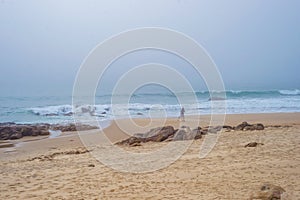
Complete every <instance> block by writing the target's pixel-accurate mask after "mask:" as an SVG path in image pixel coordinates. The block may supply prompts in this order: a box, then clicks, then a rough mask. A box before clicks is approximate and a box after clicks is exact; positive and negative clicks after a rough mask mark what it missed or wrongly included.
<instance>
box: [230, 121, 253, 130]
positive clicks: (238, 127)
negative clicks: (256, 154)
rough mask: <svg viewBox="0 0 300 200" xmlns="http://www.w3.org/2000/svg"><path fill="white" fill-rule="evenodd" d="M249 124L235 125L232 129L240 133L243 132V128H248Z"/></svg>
mask: <svg viewBox="0 0 300 200" xmlns="http://www.w3.org/2000/svg"><path fill="white" fill-rule="evenodd" d="M249 125H250V124H248V123H247V122H242V123H241V124H239V125H237V126H236V127H235V128H234V130H236V131H242V130H244V128H245V127H246V126H249Z"/></svg>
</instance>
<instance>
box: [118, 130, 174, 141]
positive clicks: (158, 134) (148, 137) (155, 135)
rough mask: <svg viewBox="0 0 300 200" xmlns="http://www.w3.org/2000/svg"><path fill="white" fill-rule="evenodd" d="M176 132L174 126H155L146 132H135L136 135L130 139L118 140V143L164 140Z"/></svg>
mask: <svg viewBox="0 0 300 200" xmlns="http://www.w3.org/2000/svg"><path fill="white" fill-rule="evenodd" d="M174 134H175V130H174V128H173V127H172V126H164V127H158V128H153V129H151V130H150V131H148V132H147V133H144V134H142V133H138V134H135V135H134V136H132V137H130V138H128V139H125V140H123V141H120V142H117V143H116V144H119V145H133V144H135V143H141V142H162V141H164V140H166V139H168V138H169V137H170V136H172V135H174Z"/></svg>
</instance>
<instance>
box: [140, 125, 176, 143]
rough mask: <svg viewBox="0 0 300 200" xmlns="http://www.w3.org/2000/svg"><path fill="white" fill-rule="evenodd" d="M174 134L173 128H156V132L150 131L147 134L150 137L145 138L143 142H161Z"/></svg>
mask: <svg viewBox="0 0 300 200" xmlns="http://www.w3.org/2000/svg"><path fill="white" fill-rule="evenodd" d="M174 134H175V130H174V128H173V126H164V127H162V128H158V129H157V131H156V132H153V131H152V132H151V134H150V133H149V134H147V135H149V136H150V137H146V138H145V139H144V142H162V141H164V140H166V139H167V138H169V137H170V136H172V135H174Z"/></svg>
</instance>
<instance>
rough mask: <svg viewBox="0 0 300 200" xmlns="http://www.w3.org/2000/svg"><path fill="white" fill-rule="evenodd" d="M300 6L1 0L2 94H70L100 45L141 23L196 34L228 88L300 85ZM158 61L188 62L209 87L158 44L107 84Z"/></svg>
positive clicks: (127, 62)
mask: <svg viewBox="0 0 300 200" xmlns="http://www.w3.org/2000/svg"><path fill="white" fill-rule="evenodd" d="M299 8H300V1H298V0H294V1H293V0H287V1H284V0H264V1H261V0H244V1H240V0H226V1H217V0H210V1H200V0H194V1H192V0H177V1H176V0H164V1H161V0H151V1H141V0H107V1H104V0H59V1H58V0H26V1H23V0H1V1H0V70H1V71H0V95H4V96H14V95H71V94H72V88H73V83H74V80H75V77H76V74H77V71H78V70H79V68H80V65H81V64H82V62H83V60H84V59H85V58H86V57H87V55H88V54H89V52H90V51H91V50H92V49H93V48H94V47H95V46H96V45H98V44H99V43H101V42H102V41H104V40H105V39H107V38H109V37H111V36H112V35H116V34H118V33H120V32H124V31H126V30H130V29H135V28H141V27H161V28H168V29H173V30H176V31H179V32H182V33H184V34H186V35H188V36H190V37H192V38H193V39H194V40H196V41H197V42H198V43H199V44H201V45H202V46H203V47H204V48H205V49H206V51H207V52H208V53H209V55H210V56H211V58H212V59H213V60H214V62H215V63H216V65H217V67H218V69H219V71H220V73H221V75H222V78H223V81H224V84H225V88H226V89H233V90H270V89H299V88H300V78H299V74H300V25H299V24H300V12H299ZM153 61H155V62H161V63H164V64H169V65H171V66H175V68H176V67H177V68H182V69H184V70H182V73H184V74H185V76H187V77H188V78H189V80H190V81H191V84H192V85H193V86H194V87H195V89H196V90H203V89H205V84H203V81H201V80H200V81H199V77H198V78H197V77H196V76H195V75H194V73H193V70H186V69H187V67H188V66H187V64H186V63H184V62H183V61H181V60H180V59H178V58H174V55H172V56H171V55H167V54H159V52H157V51H155V52H154V51H153V52H150V51H149V52H144V53H137V54H136V55H129V56H128V58H124V59H123V60H119V61H118V62H116V63H114V67H112V70H111V72H110V74H108V76H107V77H108V78H107V81H108V82H107V83H106V84H107V87H109V85H110V84H113V83H114V81H116V80H118V77H119V76H120V75H121V72H120V71H123V72H124V71H126V70H128V69H130V67H132V66H133V65H135V64H141V63H143V62H144V63H145V62H153ZM126 66H127V67H126ZM120 68H121V69H122V70H120ZM200 79H201V77H200ZM109 81H111V82H109Z"/></svg>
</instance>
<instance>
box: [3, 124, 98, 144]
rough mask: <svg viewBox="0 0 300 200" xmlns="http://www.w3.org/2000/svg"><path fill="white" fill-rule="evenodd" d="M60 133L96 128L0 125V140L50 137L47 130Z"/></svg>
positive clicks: (81, 126)
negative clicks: (40, 136)
mask: <svg viewBox="0 0 300 200" xmlns="http://www.w3.org/2000/svg"><path fill="white" fill-rule="evenodd" d="M50 128H51V129H53V130H61V131H76V130H77V129H78V130H90V129H97V128H98V127H95V126H90V125H85V124H79V125H77V126H75V124H67V125H59V124H55V125H51V126H50V124H46V123H40V124H15V123H0V140H9V139H11V140H15V139H20V138H22V137H24V136H38V135H50V132H49V129H50Z"/></svg>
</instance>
